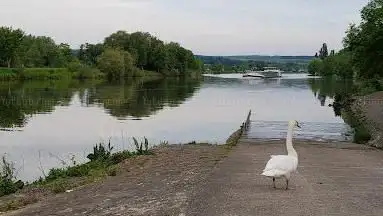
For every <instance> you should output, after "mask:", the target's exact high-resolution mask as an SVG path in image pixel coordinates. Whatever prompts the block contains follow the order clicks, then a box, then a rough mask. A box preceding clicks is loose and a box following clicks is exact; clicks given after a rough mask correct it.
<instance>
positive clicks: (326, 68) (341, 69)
mask: <svg viewBox="0 0 383 216" xmlns="http://www.w3.org/2000/svg"><path fill="white" fill-rule="evenodd" d="M308 72H309V74H310V75H313V76H332V75H336V76H338V77H341V78H353V77H354V72H355V71H354V69H353V66H352V64H351V54H350V53H349V52H347V51H346V50H344V49H342V50H340V51H339V52H337V53H336V52H335V51H334V50H331V51H330V53H329V52H328V50H327V44H326V43H324V44H323V45H322V48H321V49H320V50H319V54H318V53H315V59H313V60H312V61H311V62H310V63H309V65H308Z"/></svg>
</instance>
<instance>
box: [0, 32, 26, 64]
mask: <svg viewBox="0 0 383 216" xmlns="http://www.w3.org/2000/svg"><path fill="white" fill-rule="evenodd" d="M23 37H24V32H23V31H22V30H20V29H16V30H13V29H12V28H10V27H0V64H3V65H4V64H6V65H7V67H8V68H10V67H11V65H12V63H13V62H12V61H14V60H15V58H16V53H17V50H18V48H19V47H20V45H21V43H22V39H23Z"/></svg>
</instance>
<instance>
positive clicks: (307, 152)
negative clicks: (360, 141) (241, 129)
mask: <svg viewBox="0 0 383 216" xmlns="http://www.w3.org/2000/svg"><path fill="white" fill-rule="evenodd" d="M293 143H294V147H295V149H296V150H297V152H298V154H299V165H298V171H297V173H295V174H293V175H292V177H291V179H290V183H289V189H288V190H285V189H284V188H285V182H284V181H283V180H279V181H277V189H274V188H273V186H272V180H271V179H268V178H266V177H264V176H261V175H260V173H261V172H262V170H263V168H264V166H265V164H266V163H267V161H268V160H269V158H270V155H272V154H285V144H284V140H280V141H265V140H257V139H251V138H248V137H246V136H244V137H243V138H241V139H240V140H239V143H238V145H237V146H236V147H235V149H234V150H233V151H232V152H231V153H230V155H229V156H228V157H227V158H226V159H225V160H224V161H223V162H222V163H221V164H219V166H217V167H216V168H215V169H214V170H213V171H212V173H211V175H210V177H209V178H208V179H207V181H205V183H204V184H203V185H201V187H199V188H198V190H197V191H196V192H195V193H194V197H193V198H192V199H191V203H190V205H189V207H188V210H187V212H188V213H187V214H186V215H211V216H215V215H216V216H226V215H227V216H228V215H231V216H234V215H236V216H237V215H238V216H239V215H240V216H247V215H248V216H250V215H252V216H254V215H265V216H273V215H275V216H277V215H284V216H289V215H291V216H298V215H302V216H308V215H318V216H324V215H334V216H335V215H345V216H346V215H347V216H354V215H355V216H367V215H376V216H378V215H380V216H381V215H383V199H382V198H383V184H382V183H383V152H382V151H380V150H377V149H374V148H371V147H367V146H363V145H357V144H352V143H346V142H331V143H325V142H315V141H307V140H306V141H300V140H294V141H293Z"/></svg>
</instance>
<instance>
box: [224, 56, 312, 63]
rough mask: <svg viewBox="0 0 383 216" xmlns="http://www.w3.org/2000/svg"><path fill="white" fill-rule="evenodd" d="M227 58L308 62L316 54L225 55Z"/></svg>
mask: <svg viewBox="0 0 383 216" xmlns="http://www.w3.org/2000/svg"><path fill="white" fill-rule="evenodd" d="M225 58H228V59H232V60H240V61H263V62H276V63H308V62H310V61H311V60H312V59H313V58H314V56H264V55H245V56H225Z"/></svg>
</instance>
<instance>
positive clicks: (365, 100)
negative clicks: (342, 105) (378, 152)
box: [351, 91, 383, 149]
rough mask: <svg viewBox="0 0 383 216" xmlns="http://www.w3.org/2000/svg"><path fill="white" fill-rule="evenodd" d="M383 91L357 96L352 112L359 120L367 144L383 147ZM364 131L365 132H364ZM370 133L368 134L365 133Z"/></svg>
mask: <svg viewBox="0 0 383 216" xmlns="http://www.w3.org/2000/svg"><path fill="white" fill-rule="evenodd" d="M382 104H383V91H379V92H374V93H372V94H368V95H365V96H358V97H356V98H355V101H354V103H353V104H352V106H351V110H352V114H353V115H354V116H355V117H356V118H357V119H358V120H359V122H360V123H359V124H360V125H361V130H362V132H361V134H362V136H363V137H365V138H366V140H367V142H366V144H368V145H370V146H373V147H376V148H380V149H382V148H383V106H382ZM363 131H364V132H363ZM363 134H368V135H363Z"/></svg>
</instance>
